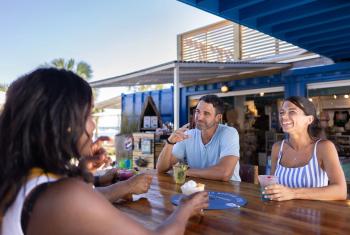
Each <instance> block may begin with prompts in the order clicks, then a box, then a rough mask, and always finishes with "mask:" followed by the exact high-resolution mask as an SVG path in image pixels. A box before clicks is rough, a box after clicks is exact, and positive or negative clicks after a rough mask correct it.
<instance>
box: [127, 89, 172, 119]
mask: <svg viewBox="0 0 350 235" xmlns="http://www.w3.org/2000/svg"><path fill="white" fill-rule="evenodd" d="M148 96H152V99H153V101H154V103H155V105H156V107H157V109H158V111H159V112H160V114H161V118H162V121H163V123H165V122H173V109H174V108H173V88H170V89H164V90H156V91H147V92H137V93H133V94H122V115H123V116H127V117H129V118H130V119H136V120H137V121H138V119H139V118H140V114H141V111H142V108H143V105H144V102H145V100H146V99H147V97H148Z"/></svg>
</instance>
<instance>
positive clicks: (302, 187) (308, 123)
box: [263, 96, 347, 201]
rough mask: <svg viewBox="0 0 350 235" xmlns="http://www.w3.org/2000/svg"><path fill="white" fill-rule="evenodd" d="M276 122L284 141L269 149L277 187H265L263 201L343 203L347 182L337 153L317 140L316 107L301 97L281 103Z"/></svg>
mask: <svg viewBox="0 0 350 235" xmlns="http://www.w3.org/2000/svg"><path fill="white" fill-rule="evenodd" d="M279 121H280V124H281V127H282V129H283V132H284V133H286V134H287V136H288V137H287V138H285V139H284V140H282V141H280V142H277V143H275V144H274V145H273V146H272V154H271V173H272V174H274V175H276V176H278V178H279V184H276V185H271V186H267V187H266V189H265V191H264V192H263V193H264V194H265V197H266V198H269V199H270V200H276V201H284V200H290V199H311V200H344V199H346V196H347V194H346V181H345V176H344V172H343V170H342V168H341V165H340V162H339V158H338V153H337V150H336V148H335V146H334V144H333V143H332V142H331V141H329V140H323V139H320V138H319V134H320V126H319V120H318V118H317V116H316V109H315V106H314V105H313V103H312V102H311V101H309V100H308V99H307V98H305V97H301V96H291V97H288V98H287V99H285V100H284V102H283V104H282V107H281V109H280V112H279Z"/></svg>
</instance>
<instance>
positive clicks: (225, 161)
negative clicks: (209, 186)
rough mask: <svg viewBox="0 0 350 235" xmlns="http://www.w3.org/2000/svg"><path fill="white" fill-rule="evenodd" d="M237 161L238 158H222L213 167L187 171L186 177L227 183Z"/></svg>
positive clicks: (231, 156)
mask: <svg viewBox="0 0 350 235" xmlns="http://www.w3.org/2000/svg"><path fill="white" fill-rule="evenodd" d="M238 160H239V157H236V156H233V155H230V156H225V157H222V158H221V159H220V161H219V163H218V164H216V165H214V166H211V167H208V168H204V169H194V168H190V169H188V170H187V172H186V175H187V176H192V177H199V178H205V179H211V180H222V181H229V180H230V179H231V177H232V174H233V171H234V169H235V167H236V164H237V162H238Z"/></svg>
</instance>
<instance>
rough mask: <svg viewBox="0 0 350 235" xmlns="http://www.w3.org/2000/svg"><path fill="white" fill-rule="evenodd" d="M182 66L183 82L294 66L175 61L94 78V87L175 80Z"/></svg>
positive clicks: (253, 74) (217, 79)
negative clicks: (176, 73) (100, 78)
mask: <svg viewBox="0 0 350 235" xmlns="http://www.w3.org/2000/svg"><path fill="white" fill-rule="evenodd" d="M177 66H178V68H179V82H180V84H181V85H182V86H190V85H200V84H209V83H215V82H226V81H231V80H235V79H242V78H249V77H257V76H267V75H272V74H275V73H279V72H281V71H282V70H285V69H288V68H290V67H291V64H289V63H258V62H201V61H191V62H190V61H172V62H168V63H164V64H160V65H157V66H153V67H150V68H146V69H142V70H139V71H136V72H133V73H128V74H125V75H120V76H116V77H111V78H107V79H102V80H99V81H92V82H90V85H91V86H92V87H95V88H102V87H121V86H137V85H153V84H166V83H173V81H174V69H175V67H177Z"/></svg>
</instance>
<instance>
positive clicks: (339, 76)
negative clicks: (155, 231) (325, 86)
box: [122, 62, 350, 126]
mask: <svg viewBox="0 0 350 235" xmlns="http://www.w3.org/2000/svg"><path fill="white" fill-rule="evenodd" d="M349 79H350V63H349V62H344V63H337V64H332V65H326V66H317V67H309V68H300V69H291V70H288V71H286V72H283V73H280V74H275V75H272V76H265V77H256V78H249V79H242V80H235V81H230V82H227V83H225V84H226V85H227V86H228V87H229V89H230V91H239V90H249V89H258V88H267V87H276V86H284V88H285V97H288V96H291V95H300V96H307V84H308V83H315V82H330V81H339V80H349ZM221 85H222V83H214V84H208V85H198V86H190V87H184V88H181V90H180V126H181V125H184V124H186V123H187V122H188V120H187V118H188V113H187V112H188V108H189V107H188V97H189V96H192V95H204V94H207V93H219V92H220V88H221ZM148 95H151V96H152V97H153V99H154V102H155V103H156V105H157V108H158V110H159V112H160V113H161V116H162V121H163V122H167V121H171V122H173V89H172V88H171V89H165V90H160V91H151V92H138V93H135V94H129V95H122V111H123V115H124V114H126V115H128V116H132V115H133V114H136V115H140V113H141V109H142V106H143V103H144V101H145V99H146V97H147V96H148Z"/></svg>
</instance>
